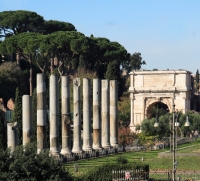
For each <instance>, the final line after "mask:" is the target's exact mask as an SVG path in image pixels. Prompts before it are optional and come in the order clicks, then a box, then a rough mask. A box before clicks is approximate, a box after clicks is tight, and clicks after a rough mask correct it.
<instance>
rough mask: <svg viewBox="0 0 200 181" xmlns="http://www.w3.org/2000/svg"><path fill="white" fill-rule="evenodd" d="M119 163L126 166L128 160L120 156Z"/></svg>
mask: <svg viewBox="0 0 200 181" xmlns="http://www.w3.org/2000/svg"><path fill="white" fill-rule="evenodd" d="M117 163H118V164H126V163H128V160H127V159H126V158H125V157H123V156H121V155H120V156H118V157H117Z"/></svg>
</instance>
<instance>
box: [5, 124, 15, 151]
mask: <svg viewBox="0 0 200 181" xmlns="http://www.w3.org/2000/svg"><path fill="white" fill-rule="evenodd" d="M17 145H18V127H17V122H15V123H7V146H8V148H10V153H13V152H14V151H15V148H16V146H17Z"/></svg>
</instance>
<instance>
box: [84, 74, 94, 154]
mask: <svg viewBox="0 0 200 181" xmlns="http://www.w3.org/2000/svg"><path fill="white" fill-rule="evenodd" d="M90 89H91V87H90V79H88V78H83V150H84V151H90V150H92V146H91V91H90Z"/></svg>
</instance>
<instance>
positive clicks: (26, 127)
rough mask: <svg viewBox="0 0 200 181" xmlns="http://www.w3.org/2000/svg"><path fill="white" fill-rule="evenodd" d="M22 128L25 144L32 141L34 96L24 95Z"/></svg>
mask: <svg viewBox="0 0 200 181" xmlns="http://www.w3.org/2000/svg"><path fill="white" fill-rule="evenodd" d="M22 130H23V145H24V146H25V145H26V144H27V143H29V142H31V136H32V132H33V122H32V97H31V96H29V95H24V96H23V97H22Z"/></svg>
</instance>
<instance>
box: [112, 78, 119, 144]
mask: <svg viewBox="0 0 200 181" xmlns="http://www.w3.org/2000/svg"><path fill="white" fill-rule="evenodd" d="M117 84H118V82H117V81H116V80H110V144H111V146H112V147H118V117H117V111H118V110H117V101H118V92H117V90H118V85H117Z"/></svg>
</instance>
